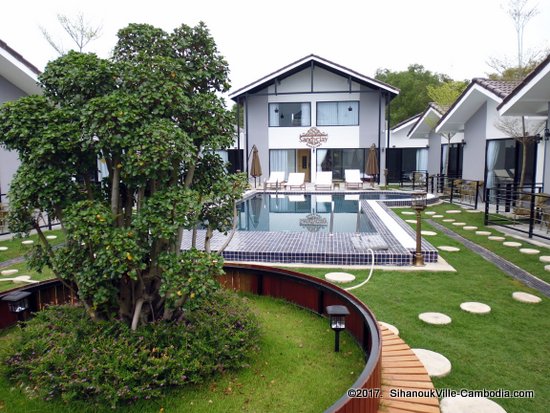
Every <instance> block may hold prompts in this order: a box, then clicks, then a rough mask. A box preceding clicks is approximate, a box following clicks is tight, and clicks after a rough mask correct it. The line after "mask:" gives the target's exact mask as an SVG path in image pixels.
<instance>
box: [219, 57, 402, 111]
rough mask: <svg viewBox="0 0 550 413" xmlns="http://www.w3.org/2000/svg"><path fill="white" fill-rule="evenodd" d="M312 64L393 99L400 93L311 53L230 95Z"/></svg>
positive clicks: (261, 86)
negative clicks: (384, 93)
mask: <svg viewBox="0 0 550 413" xmlns="http://www.w3.org/2000/svg"><path fill="white" fill-rule="evenodd" d="M311 64H314V65H317V66H319V67H322V68H323V69H326V70H328V71H330V72H333V73H336V74H338V75H340V76H345V77H350V78H351V79H352V80H353V81H355V82H357V83H359V84H362V85H366V86H368V87H371V88H373V89H380V90H383V91H386V92H388V93H389V96H390V99H393V98H394V97H396V96H397V95H398V94H399V89H397V88H395V87H393V86H391V85H389V84H387V83H384V82H381V81H379V80H375V79H373V78H370V77H368V76H365V75H362V74H360V73H358V72H355V71H353V70H351V69H348V68H346V67H344V66H341V65H339V64H336V63H334V62H331V61H329V60H326V59H323V58H322V57H319V56H316V55H314V54H311V55H309V56H306V57H304V58H302V59H300V60H297V61H295V62H293V63H291V64H289V65H287V66H285V67H282V68H281V69H279V70H277V71H275V72H273V73H271V74H269V75H267V76H264V77H262V78H261V79H258V80H256V81H255V82H252V83H250V84H248V85H247V86H244V87H242V88H240V89H237V90H236V91H235V92H233V93H231V94H230V95H229V97H230V98H231V99H233V100H235V101H236V100H237V99H238V98H239V97H240V96H243V95H245V94H251V93H255V92H257V91H259V90H262V89H264V88H266V87H267V86H269V85H271V84H273V83H274V82H275V81H276V80H281V79H284V78H286V77H288V76H291V75H293V74H295V73H298V72H300V71H302V70H304V69H306V68H308V67H310V65H311Z"/></svg>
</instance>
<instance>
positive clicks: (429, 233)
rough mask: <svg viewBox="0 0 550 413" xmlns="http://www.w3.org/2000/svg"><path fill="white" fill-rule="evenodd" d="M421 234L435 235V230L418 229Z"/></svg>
mask: <svg viewBox="0 0 550 413" xmlns="http://www.w3.org/2000/svg"><path fill="white" fill-rule="evenodd" d="M420 233H421V234H422V235H437V232H434V231H420Z"/></svg>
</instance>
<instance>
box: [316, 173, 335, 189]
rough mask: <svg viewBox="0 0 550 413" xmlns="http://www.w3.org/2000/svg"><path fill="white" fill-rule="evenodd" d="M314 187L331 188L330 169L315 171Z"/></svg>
mask: <svg viewBox="0 0 550 413" xmlns="http://www.w3.org/2000/svg"><path fill="white" fill-rule="evenodd" d="M315 189H327V190H329V191H331V190H332V171H322V172H317V179H316V181H315Z"/></svg>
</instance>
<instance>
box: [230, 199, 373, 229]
mask: <svg viewBox="0 0 550 413" xmlns="http://www.w3.org/2000/svg"><path fill="white" fill-rule="evenodd" d="M360 199H366V198H365V197H364V195H360V194H336V195H326V194H258V195H255V196H254V197H252V198H249V199H247V200H245V201H243V202H242V203H240V204H239V206H238V207H239V223H238V229H239V231H277V232H305V231H307V232H328V233H335V232H347V233H354V232H363V233H364V232H369V233H373V232H376V230H375V229H374V227H373V225H372V223H371V222H370V221H369V219H368V218H367V216H366V215H365V214H364V213H363V212H362V211H361V203H360ZM371 199H372V198H371Z"/></svg>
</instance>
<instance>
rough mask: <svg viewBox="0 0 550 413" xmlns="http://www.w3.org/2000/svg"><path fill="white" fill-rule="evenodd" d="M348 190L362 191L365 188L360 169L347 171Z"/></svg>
mask: <svg viewBox="0 0 550 413" xmlns="http://www.w3.org/2000/svg"><path fill="white" fill-rule="evenodd" d="M345 178H346V189H361V188H363V181H362V180H361V175H360V173H359V169H346V171H345Z"/></svg>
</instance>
